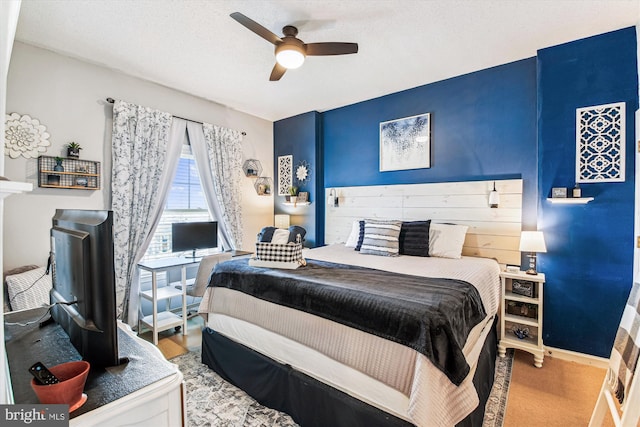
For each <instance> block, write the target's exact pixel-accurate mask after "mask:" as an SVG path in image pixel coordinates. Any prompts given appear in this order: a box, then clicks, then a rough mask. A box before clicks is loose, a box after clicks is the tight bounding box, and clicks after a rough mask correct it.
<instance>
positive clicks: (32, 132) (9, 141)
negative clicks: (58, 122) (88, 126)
mask: <svg viewBox="0 0 640 427" xmlns="http://www.w3.org/2000/svg"><path fill="white" fill-rule="evenodd" d="M46 130H47V127H46V126H45V125H43V124H41V123H40V120H38V119H33V118H31V116H29V115H28V114H25V115H23V116H21V115H20V114H18V113H11V114H7V115H6V117H5V131H4V154H5V155H7V156H9V157H11V158H12V159H16V158H18V157H20V156H24V157H26V158H27V159H30V158H34V159H35V158H37V157H38V156H39V155H40V154H42V153H44V152H46V151H47V147H49V146H50V145H51V142H50V141H49V133H48V132H47V131H46Z"/></svg>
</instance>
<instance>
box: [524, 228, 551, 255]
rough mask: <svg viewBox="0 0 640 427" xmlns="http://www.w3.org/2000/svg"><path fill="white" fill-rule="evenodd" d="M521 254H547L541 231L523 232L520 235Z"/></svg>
mask: <svg viewBox="0 0 640 427" xmlns="http://www.w3.org/2000/svg"><path fill="white" fill-rule="evenodd" d="M520 251H521V252H547V245H546V244H545V243H544V234H542V231H523V232H522V234H521V235H520Z"/></svg>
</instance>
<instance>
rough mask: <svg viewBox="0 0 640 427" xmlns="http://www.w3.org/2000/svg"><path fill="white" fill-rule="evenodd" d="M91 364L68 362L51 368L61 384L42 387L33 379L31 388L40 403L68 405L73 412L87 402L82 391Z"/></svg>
mask: <svg viewBox="0 0 640 427" xmlns="http://www.w3.org/2000/svg"><path fill="white" fill-rule="evenodd" d="M89 367H90V366H89V362H85V361H84V360H81V361H78V362H67V363H62V364H60V365H56V366H52V367H51V368H49V370H50V371H51V373H52V374H53V375H55V376H56V377H57V378H58V379H59V380H60V382H59V383H57V384H50V385H41V384H38V383H36V380H35V379H33V378H32V379H31V388H33V391H35V392H36V395H37V396H38V400H39V401H40V403H45V404H67V405H69V412H73V411H74V410H76V409H78V408H79V407H80V406H82V405H83V404H84V402H86V401H87V395H86V394H84V393H83V392H82V391H83V390H84V384H85V382H86V381H87V375H88V374H89Z"/></svg>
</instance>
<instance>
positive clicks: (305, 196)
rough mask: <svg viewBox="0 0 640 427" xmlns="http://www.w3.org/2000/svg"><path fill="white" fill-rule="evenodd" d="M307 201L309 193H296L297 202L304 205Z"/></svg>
mask: <svg viewBox="0 0 640 427" xmlns="http://www.w3.org/2000/svg"><path fill="white" fill-rule="evenodd" d="M308 201H309V193H308V192H306V191H301V192H299V193H298V202H301V203H306V202H308Z"/></svg>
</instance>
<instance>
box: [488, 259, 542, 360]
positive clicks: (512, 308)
mask: <svg viewBox="0 0 640 427" xmlns="http://www.w3.org/2000/svg"><path fill="white" fill-rule="evenodd" d="M500 280H501V282H502V298H501V307H500V343H499V344H498V354H499V355H500V357H504V356H505V352H506V349H507V348H517V349H520V350H524V351H528V352H529V353H531V354H533V361H534V362H533V364H534V365H535V366H536V367H537V368H541V367H542V362H543V359H544V345H543V344H542V305H543V304H542V301H543V298H542V297H543V288H544V281H545V277H544V274H543V273H538V274H537V275H533V274H526V273H525V272H524V271H518V272H508V271H503V272H502V273H500Z"/></svg>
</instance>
